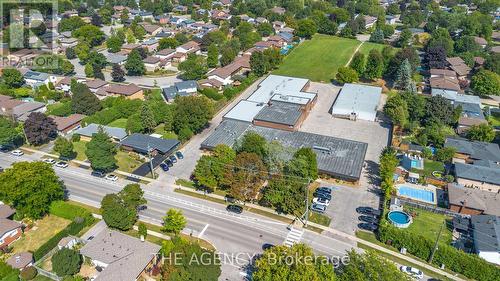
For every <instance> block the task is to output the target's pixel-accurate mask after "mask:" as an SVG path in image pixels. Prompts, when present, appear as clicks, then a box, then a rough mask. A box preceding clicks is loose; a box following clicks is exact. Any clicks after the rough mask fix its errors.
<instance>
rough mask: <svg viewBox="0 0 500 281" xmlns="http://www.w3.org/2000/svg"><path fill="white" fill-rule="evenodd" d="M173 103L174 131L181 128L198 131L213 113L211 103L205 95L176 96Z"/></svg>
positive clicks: (193, 131) (178, 130)
mask: <svg viewBox="0 0 500 281" xmlns="http://www.w3.org/2000/svg"><path fill="white" fill-rule="evenodd" d="M174 105H175V110H174V118H173V129H174V131H175V132H176V133H179V132H180V131H181V130H182V129H189V130H190V131H191V132H192V133H198V132H199V131H200V130H202V129H203V128H204V127H205V126H206V125H207V124H208V121H209V120H210V119H212V116H213V114H214V106H213V103H212V101H211V100H210V99H208V98H207V97H205V96H187V97H177V98H176V99H175V101H174Z"/></svg>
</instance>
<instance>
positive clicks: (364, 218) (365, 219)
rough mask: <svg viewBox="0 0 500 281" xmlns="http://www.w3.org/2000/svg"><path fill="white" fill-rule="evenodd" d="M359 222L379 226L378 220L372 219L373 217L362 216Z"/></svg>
mask: <svg viewBox="0 0 500 281" xmlns="http://www.w3.org/2000/svg"><path fill="white" fill-rule="evenodd" d="M359 220H360V221H364V222H368V223H373V224H378V220H377V219H376V218H374V217H371V216H360V217H359Z"/></svg>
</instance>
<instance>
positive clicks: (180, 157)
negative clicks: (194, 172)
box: [175, 151, 184, 159]
mask: <svg viewBox="0 0 500 281" xmlns="http://www.w3.org/2000/svg"><path fill="white" fill-rule="evenodd" d="M175 156H177V158H179V159H184V155H183V154H182V152H180V151H176V152H175Z"/></svg>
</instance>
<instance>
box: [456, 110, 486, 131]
mask: <svg viewBox="0 0 500 281" xmlns="http://www.w3.org/2000/svg"><path fill="white" fill-rule="evenodd" d="M453 106H454V107H458V106H460V107H461V108H462V113H461V114H460V117H459V119H458V124H457V130H456V131H457V133H458V134H459V135H465V134H466V133H467V131H468V130H469V129H470V128H471V127H472V126H476V125H481V124H488V120H486V118H485V117H484V114H483V110H482V109H481V106H480V104H477V103H466V102H455V103H453Z"/></svg>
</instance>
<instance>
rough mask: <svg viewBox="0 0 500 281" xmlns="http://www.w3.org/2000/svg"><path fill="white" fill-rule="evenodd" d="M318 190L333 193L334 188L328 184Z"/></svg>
mask: <svg viewBox="0 0 500 281" xmlns="http://www.w3.org/2000/svg"><path fill="white" fill-rule="evenodd" d="M316 191H319V192H323V193H328V194H332V188H331V187H328V186H321V187H318V189H316Z"/></svg>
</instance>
